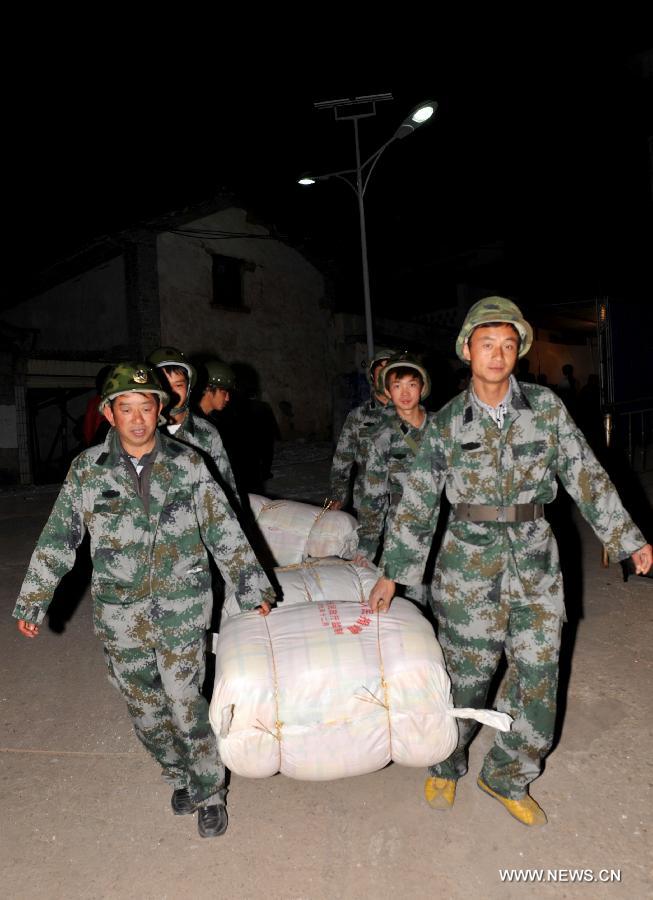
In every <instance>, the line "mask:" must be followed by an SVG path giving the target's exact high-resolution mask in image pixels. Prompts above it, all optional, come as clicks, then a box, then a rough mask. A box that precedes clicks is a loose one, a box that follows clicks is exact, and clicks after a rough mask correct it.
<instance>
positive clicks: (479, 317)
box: [456, 297, 533, 363]
mask: <svg viewBox="0 0 653 900" xmlns="http://www.w3.org/2000/svg"><path fill="white" fill-rule="evenodd" d="M490 322H505V323H506V324H508V325H514V326H515V328H516V329H517V331H518V332H519V337H520V338H521V341H520V343H519V357H520V359H521V357H522V356H526V354H527V353H528V351H529V350H530V349H531V344H532V343H533V329H532V328H531V326H530V325H529V323H528V322H527V321H526V319H525V318H524V317H523V315H522V312H521V310H520V308H519V307H518V306H517V304H516V303H513V302H512V300H507V299H506V298H505V297H484V298H483V299H482V300H479V301H478V302H477V303H475V304H474V305H473V306H471V307H470V308H469V310H468V312H467V315H466V316H465V321H464V322H463V324H462V328H461V329H460V334H459V335H458V338H457V340H456V354H457V356H458V359H462V361H463V362H465V363H468V362H469V360H467V359H465V357H464V355H463V347H464V346H465V341H468V340H469V338H470V335H471V333H472V331H473V330H474V329H475V328H476V327H477V325H486V324H489V323H490Z"/></svg>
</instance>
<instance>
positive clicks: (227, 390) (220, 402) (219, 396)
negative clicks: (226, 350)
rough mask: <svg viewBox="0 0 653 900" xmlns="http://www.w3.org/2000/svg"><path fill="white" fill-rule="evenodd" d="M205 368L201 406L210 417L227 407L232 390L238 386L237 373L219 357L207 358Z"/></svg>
mask: <svg viewBox="0 0 653 900" xmlns="http://www.w3.org/2000/svg"><path fill="white" fill-rule="evenodd" d="M200 368H201V367H200ZM203 368H204V372H203V373H202V374H203V375H204V378H203V381H202V385H201V388H202V396H201V397H200V401H199V408H200V409H201V411H202V412H203V413H204V415H205V416H206V418H207V419H208V418H209V417H211V418H213V417H214V416H215V415H216V413H221V412H222V411H223V410H224V409H225V408H226V406H227V404H228V403H229V401H230V400H231V392H232V391H233V390H234V388H235V387H236V375H235V373H234V370H233V369H232V368H231V367H230V366H228V365H227V364H226V363H223V362H220V360H219V359H209V360H207V361H206V362H205V363H204V367H203Z"/></svg>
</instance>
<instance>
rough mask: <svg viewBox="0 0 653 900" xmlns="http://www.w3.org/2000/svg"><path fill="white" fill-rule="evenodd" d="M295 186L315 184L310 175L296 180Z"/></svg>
mask: <svg viewBox="0 0 653 900" xmlns="http://www.w3.org/2000/svg"><path fill="white" fill-rule="evenodd" d="M297 184H303V185H307V184H315V179H314V178H311V176H310V175H304V176H303V177H302V178H298V179H297Z"/></svg>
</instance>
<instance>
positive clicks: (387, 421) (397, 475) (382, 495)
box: [358, 353, 435, 606]
mask: <svg viewBox="0 0 653 900" xmlns="http://www.w3.org/2000/svg"><path fill="white" fill-rule="evenodd" d="M430 391H431V380H430V378H429V374H428V372H427V371H426V369H425V368H424V366H423V365H422V364H421V363H420V362H419V361H418V360H417V359H416V358H415V357H413V356H411V355H410V354H408V353H401V354H399V355H398V356H393V357H392V358H391V359H390V360H388V364H387V365H386V366H385V368H383V369H381V370H380V371H379V374H378V382H377V392H378V393H381V392H383V393H385V394H386V396H387V397H388V398H389V402H388V405H387V406H386V407H385V409H383V410H382V412H381V415H380V421H379V423H378V425H377V426H376V428H375V429H373V430H372V433H371V436H370V438H369V440H368V441H367V448H368V451H367V462H366V465H365V470H364V472H363V478H362V481H361V491H360V494H361V498H360V502H359V506H358V550H359V552H360V553H361V554H363V555H364V556H366V557H367V558H368V559H369V560H372V561H374V560H375V558H376V556H377V554H378V553H379V552H380V550H381V542H382V539H383V531H384V527H385V520H386V515H387V512H388V509H389V508H390V505H391V504H392V503H394V504H396V502H397V501H398V499H399V497H400V496H401V493H402V490H403V485H404V482H405V479H406V475H407V473H408V470H409V469H410V465H411V463H412V461H413V460H414V459H415V457H416V456H417V453H418V451H419V446H420V443H421V440H422V436H423V434H424V433H425V430H426V425H427V422H428V421H429V420H430V419H432V418H433V416H434V415H435V414H434V413H432V412H428V413H427V411H426V410H425V409H424V407H423V406H422V405H421V404H420V400H425V399H426V397H428V395H429V393H430ZM400 592H401V594H402V595H403V596H404V597H408V598H409V599H411V600H415V601H416V602H417V603H419V604H420V606H425V605H426V602H427V586H426V585H423V584H419V585H406V586H402V589H401V591H400Z"/></svg>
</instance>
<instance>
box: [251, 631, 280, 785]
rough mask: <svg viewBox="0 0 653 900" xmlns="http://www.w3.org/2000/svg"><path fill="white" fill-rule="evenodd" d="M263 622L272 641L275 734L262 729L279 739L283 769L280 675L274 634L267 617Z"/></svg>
mask: <svg viewBox="0 0 653 900" xmlns="http://www.w3.org/2000/svg"><path fill="white" fill-rule="evenodd" d="M263 623H264V625H265V630H266V631H267V633H268V641H269V642H270V657H271V659H272V673H273V677H274V712H275V722H274V734H273V733H272V732H271V731H270V729H269V728H266V726H265V725H262V729H263V730H265V731H267V732H268V734H272V735H273V737H275V738H276V740H277V746H278V748H279V770H281V729H282V728H283V722H281V721H280V719H279V677H278V675H277V662H276V660H275V658H274V646H273V644H272V635H271V634H270V627H269V625H268V623H267V618H265V619H263ZM256 721H257V722H258V721H259V720H258V719H257V720H256ZM254 727H256V726H254ZM259 730H261V729H259Z"/></svg>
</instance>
